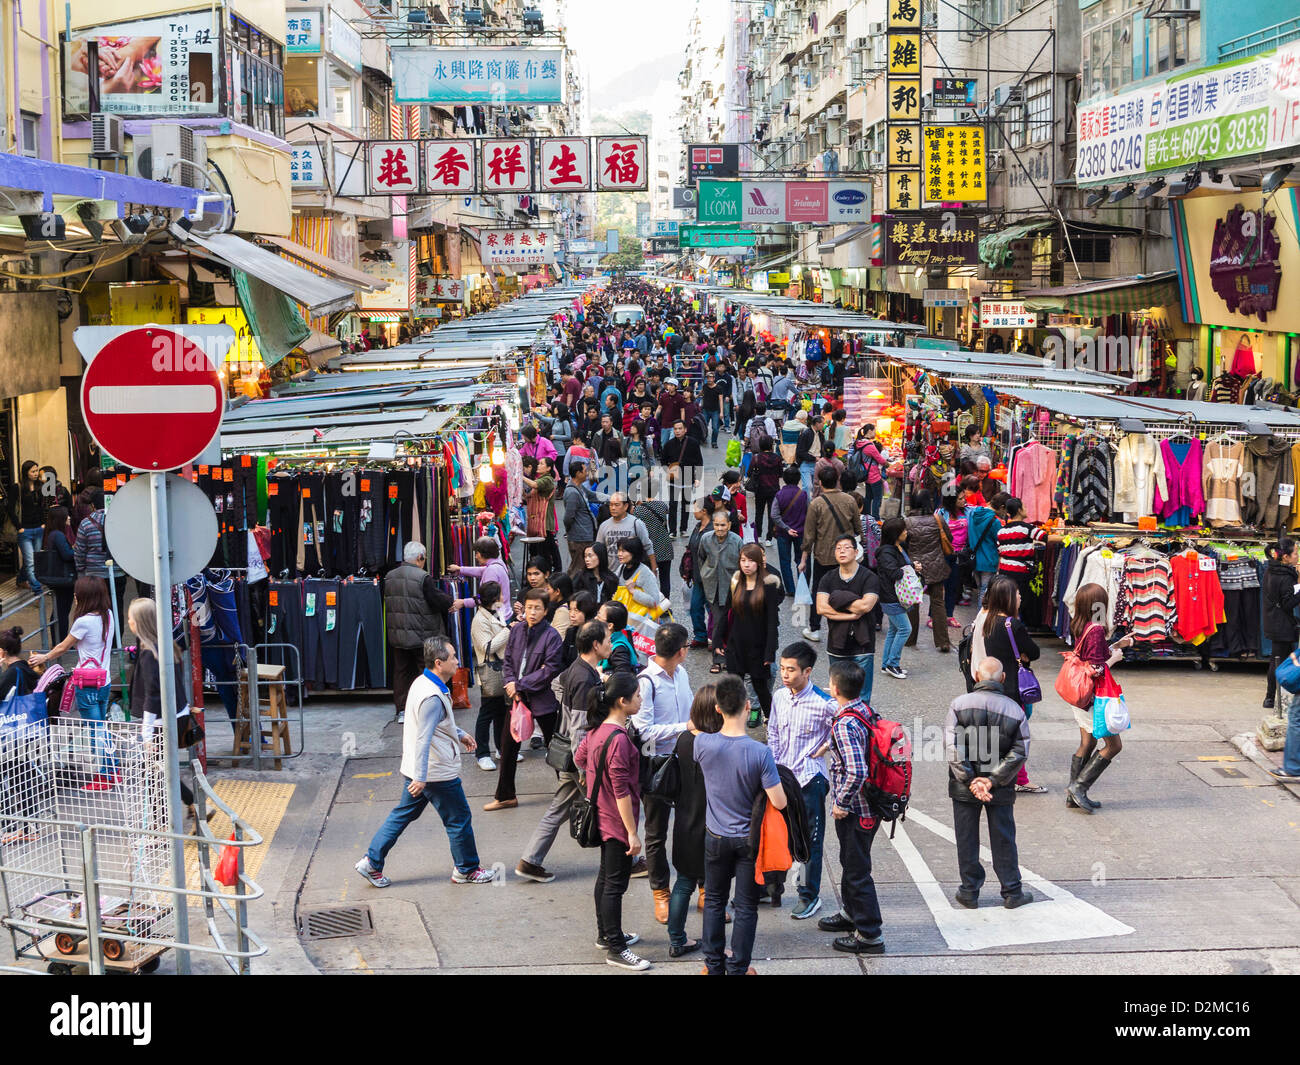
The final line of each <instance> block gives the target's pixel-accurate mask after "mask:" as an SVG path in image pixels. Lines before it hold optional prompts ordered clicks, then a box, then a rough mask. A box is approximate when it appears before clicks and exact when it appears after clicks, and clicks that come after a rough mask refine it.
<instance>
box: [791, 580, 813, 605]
mask: <svg viewBox="0 0 1300 1065" xmlns="http://www.w3.org/2000/svg"><path fill="white" fill-rule="evenodd" d="M794 602H795V605H796V606H812V604H813V597H812V589H811V588H810V587H809V586H808V575H807V574H805V573H801V574H799V576H798V577H797V578H796V579H795V582H794Z"/></svg>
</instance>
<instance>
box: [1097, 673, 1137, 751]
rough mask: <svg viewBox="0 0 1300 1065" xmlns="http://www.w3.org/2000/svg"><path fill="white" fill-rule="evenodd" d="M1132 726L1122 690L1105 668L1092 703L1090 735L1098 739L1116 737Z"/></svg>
mask: <svg viewBox="0 0 1300 1065" xmlns="http://www.w3.org/2000/svg"><path fill="white" fill-rule="evenodd" d="M1132 724H1133V723H1132V721H1130V720H1129V716H1128V706H1127V705H1126V704H1125V702H1124V690H1123V689H1122V688H1121V687H1120V686H1119V685H1118V684H1117V683H1115V678H1114V677H1112V676H1111V674H1110V667H1109V666H1107V667H1106V671H1105V672H1104V673H1103V674H1102V675H1101V680H1099V681H1098V682H1097V694H1096V697H1095V698H1094V699H1093V701H1092V734H1093V735H1094V736H1095V737H1097V738H1098V739H1102V738H1104V737H1106V736H1116V735H1118V734H1119V733H1121V732H1123V731H1124V730H1125V729H1128V728H1131V727H1132Z"/></svg>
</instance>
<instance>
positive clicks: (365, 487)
mask: <svg viewBox="0 0 1300 1065" xmlns="http://www.w3.org/2000/svg"><path fill="white" fill-rule="evenodd" d="M361 491H363V492H369V491H370V478H369V477H363V478H362V479H361Z"/></svg>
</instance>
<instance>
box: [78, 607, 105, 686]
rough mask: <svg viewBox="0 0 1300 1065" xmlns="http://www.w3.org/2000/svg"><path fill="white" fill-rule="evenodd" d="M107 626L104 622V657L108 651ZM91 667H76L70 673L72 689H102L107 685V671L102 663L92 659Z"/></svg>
mask: <svg viewBox="0 0 1300 1065" xmlns="http://www.w3.org/2000/svg"><path fill="white" fill-rule="evenodd" d="M108 630H109V624H108V622H107V621H105V622H104V635H103V637H102V641H103V644H104V651H105V656H104V657H107V652H108V650H109V644H108ZM90 661H92V662H94V663H95V664H94V665H93V666H80V665H79V666H77V667H75V668H74V669H73V671H72V687H73V688H102V687H104V685H106V684H107V683H108V670H107V669H105V668H104V665H103V662H102V661H101V660H100V659H98V658H92V659H90Z"/></svg>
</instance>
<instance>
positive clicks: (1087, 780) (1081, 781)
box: [1065, 753, 1110, 814]
mask: <svg viewBox="0 0 1300 1065" xmlns="http://www.w3.org/2000/svg"><path fill="white" fill-rule="evenodd" d="M1076 761H1082V759H1081V758H1078V757H1077V756H1076V757H1075V758H1073V759H1071V765H1070V769H1071V771H1073V770H1074V768H1075V767H1074V762H1076ZM1109 765H1110V759H1109V758H1103V757H1102V756H1101V754H1100V753H1097V754H1094V755H1093V756H1092V757H1091V758H1090V759H1088V764H1087V765H1085V766H1084V767H1083V768H1082V769H1081V770H1079V775H1078V776H1077V777H1076V778H1075V779H1074V780H1073V781H1071V782H1070V785H1069V787H1067V788H1066V789H1065V795H1066V801H1067V802H1069V801H1070V800H1073V803H1072V805H1074V806H1076V807H1078V808H1079V809H1080V810H1082V811H1083V812H1084V813H1086V814H1090V813H1092V812H1093V810H1096V809H1098V808H1099V807H1100V806H1101V803H1099V802H1094V801H1093V800H1092V799H1090V798H1088V789H1089V788H1090V787H1092V785H1094V784H1095V783H1097V778H1098V777H1099V776H1101V775H1102V773H1104V772H1105V771H1106V767H1107V766H1109Z"/></svg>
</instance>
